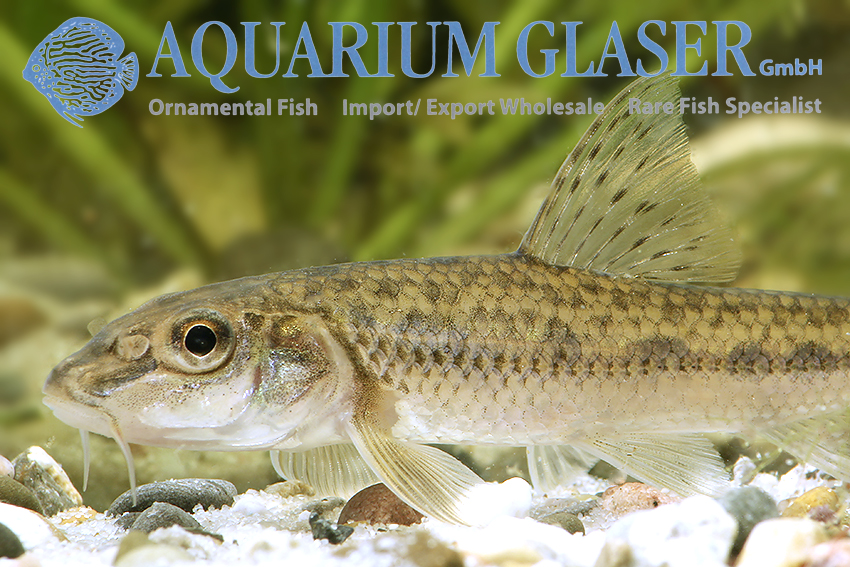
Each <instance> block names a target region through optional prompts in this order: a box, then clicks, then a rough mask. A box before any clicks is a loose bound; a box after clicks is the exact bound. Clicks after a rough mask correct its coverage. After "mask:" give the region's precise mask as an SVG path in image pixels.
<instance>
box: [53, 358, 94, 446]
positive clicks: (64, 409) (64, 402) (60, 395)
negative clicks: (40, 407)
mask: <svg viewBox="0 0 850 567" xmlns="http://www.w3.org/2000/svg"><path fill="white" fill-rule="evenodd" d="M57 368H58V367H57ZM42 393H43V394H44V398H42V402H43V403H44V405H46V406H47V407H49V408H50V409H51V410H53V415H55V416H56V418H57V419H59V420H60V421H62V422H64V423H66V424H68V425H70V426H71V427H76V428H78V429H84V430H86V431H91V432H93V433H98V434H101V435H107V436H109V431H110V417H109V416H108V415H107V414H106V413H105V412H104V411H103V410H102V409H100V408H98V407H96V406H95V405H94V404H93V403H90V402H88V401H85V400H81V399H79V396H76V395H75V394H74V392H73V391H72V389H71V388H68V384H67V382H66V376H65V374H64V373H62V372H57V369H56V368H55V369H53V370H52V371H51V372H50V374H49V375H48V377H47V381H46V382H45V383H44V387H43V388H42Z"/></svg>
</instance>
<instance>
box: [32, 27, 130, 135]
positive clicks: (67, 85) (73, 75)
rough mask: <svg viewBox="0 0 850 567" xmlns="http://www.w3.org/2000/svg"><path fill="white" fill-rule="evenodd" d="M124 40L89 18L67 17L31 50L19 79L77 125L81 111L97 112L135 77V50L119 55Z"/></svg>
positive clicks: (92, 113)
mask: <svg viewBox="0 0 850 567" xmlns="http://www.w3.org/2000/svg"><path fill="white" fill-rule="evenodd" d="M123 52H124V40H123V39H121V36H120V35H118V33H116V32H115V30H113V29H112V28H110V27H109V26H107V25H106V24H104V23H102V22H98V21H97V20H92V19H91V18H71V19H70V20H67V21H66V22H65V23H63V24H62V25H61V26H59V27H58V28H56V29H55V30H53V31H52V32H51V33H50V34H49V35H48V36H47V37H46V38H44V39H43V40H42V42H41V43H40V44H38V47H36V48H35V50H34V51H33V52H32V55H30V58H29V60H28V61H27V66H26V67H24V79H26V80H27V81H29V82H30V83H32V85H33V86H34V87H35V88H36V89H37V90H38V92H40V93H41V94H43V95H44V96H46V97H47V100H48V101H50V104H51V105H52V106H53V109H54V110H56V112H58V113H59V115H60V116H62V118H64V119H65V120H67V121H68V122H70V123H71V124H73V125H74V126H78V127H80V128H82V125H81V124H80V123H81V122H82V121H83V118H82V117H83V116H93V115H95V114H100V113H101V112H103V111H104V110H106V109H107V108H109V107H110V106H112V105H113V104H115V103H116V102H118V100H119V99H120V98H121V97H122V96H123V95H124V89H127V90H128V91H132V90H133V89H134V88H136V83H137V82H138V80H139V60H138V59H137V58H136V54H135V53H130V54H128V55H126V56H124V57H123V58H121V59H119V57H121V54H122V53H123Z"/></svg>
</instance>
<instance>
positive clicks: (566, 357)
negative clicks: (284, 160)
mask: <svg viewBox="0 0 850 567" xmlns="http://www.w3.org/2000/svg"><path fill="white" fill-rule="evenodd" d="M678 96H679V91H678V87H677V84H676V82H675V79H673V78H671V77H670V76H660V77H656V78H642V79H639V80H637V81H635V82H634V83H632V84H631V85H630V86H628V87H627V88H626V89H625V90H623V91H622V92H621V93H620V94H618V95H617V96H616V98H615V99H614V100H613V101H612V102H611V103H610V104H609V105H608V107H607V108H606V109H605V111H604V113H603V114H601V115H600V116H599V117H598V118H597V119H596V120H595V121H594V122H593V124H592V125H591V126H590V129H589V130H588V131H587V132H586V133H585V134H584V136H583V137H582V139H581V140H580V141H579V143H578V145H577V146H576V147H575V149H574V150H573V151H572V153H571V154H570V155H569V157H568V158H567V159H566V161H565V162H564V164H563V165H562V166H561V169H560V170H559V171H558V174H557V177H556V178H555V180H554V182H553V183H552V188H551V192H550V194H549V196H548V197H547V198H546V200H545V202H544V203H543V206H542V207H541V209H540V211H539V212H538V214H537V217H536V218H535V219H534V222H533V223H532V225H531V228H530V229H529V230H528V232H527V233H526V235H525V238H524V239H523V241H522V244H521V245H520V247H519V250H517V251H516V252H514V253H511V254H504V255H498V256H471V257H449V258H426V259H419V260H411V259H404V260H392V261H383V262H363V263H351V264H340V265H335V266H326V267H320V268H306V269H301V270H295V271H289V272H283V273H276V274H269V275H264V276H258V277H249V278H243V279H239V280H235V281H230V282H224V283H219V284H214V285H209V286H206V287H202V288H200V289H196V290H193V291H188V292H184V293H176V294H172V295H167V296H164V297H160V298H158V299H154V300H152V301H150V302H148V303H146V304H145V305H143V306H142V307H140V308H139V309H138V310H136V311H134V312H132V313H130V314H129V315H126V316H124V317H121V318H120V319H117V320H116V321H113V322H112V323H110V324H109V325H107V326H106V327H104V328H103V329H102V330H101V331H100V332H99V333H98V334H97V335H96V336H95V337H94V338H93V339H92V340H91V342H90V343H89V344H88V345H86V346H85V347H84V348H83V349H82V350H80V351H79V352H77V353H75V354H73V355H72V356H70V357H69V358H68V359H67V360H65V361H64V362H62V363H61V364H60V365H59V366H57V367H56V369H55V370H54V371H53V372H52V374H51V375H50V377H49V378H48V379H47V383H46V384H45V386H44V393H45V394H46V397H45V403H46V404H47V405H48V406H50V407H51V408H52V409H53V411H54V412H55V413H56V415H57V416H58V417H59V419H61V420H63V421H64V422H66V423H68V424H70V425H72V426H74V427H78V428H80V429H81V430H82V431H83V432H84V435H83V436H84V439H86V435H87V433H86V432H89V431H93V432H95V433H99V434H101V435H106V436H111V437H113V438H114V439H115V440H116V441H117V442H118V444H119V445H120V446H121V447H122V450H123V452H124V454H125V456H126V457H127V459H128V462H129V460H130V451H129V449H128V445H127V444H128V443H141V444H145V445H158V446H165V447H182V448H188V449H212V450H228V451H235V450H251V449H271V450H272V451H273V453H272V455H273V462H274V463H275V467H276V469H277V470H278V472H279V473H280V474H281V475H282V476H283V477H285V478H298V479H302V480H305V481H306V482H308V483H310V484H312V485H313V486H315V487H316V488H317V489H318V490H319V491H320V492H324V493H337V494H340V495H347V494H351V493H353V492H354V491H356V490H358V489H360V488H362V487H364V486H367V485H369V484H371V483H373V482H376V481H378V480H380V481H383V482H384V483H385V484H386V485H387V486H388V487H389V488H390V489H391V490H392V491H393V492H395V493H396V494H397V495H398V496H399V497H400V498H401V499H402V500H404V501H405V502H407V503H409V504H410V505H411V506H413V507H414V508H416V509H417V510H419V511H421V512H423V513H425V514H426V515H429V516H432V517H434V518H437V519H441V520H445V521H449V522H457V523H465V522H468V521H469V516H468V515H467V508H466V507H465V506H466V504H467V503H468V498H469V494H470V493H471V492H472V491H473V490H475V488H476V486H477V485H479V484H480V483H482V482H483V481H482V480H481V479H479V478H478V477H477V476H476V475H475V474H473V473H472V472H471V471H470V470H469V469H467V468H466V467H465V466H464V465H462V464H461V463H460V462H459V461H458V460H456V459H455V458H454V457H452V456H450V455H448V454H447V453H445V452H443V451H441V450H438V449H436V448H434V447H430V446H428V445H425V444H426V443H450V444H451V443H461V444H493V445H510V446H524V447H527V448H528V449H527V451H528V458H529V468H530V472H531V480H532V482H533V484H534V485H536V487H538V488H543V489H546V488H547V487H551V486H552V485H554V484H558V483H559V482H564V481H565V480H567V476H568V475H569V474H570V473H571V472H572V471H575V470H576V468H577V467H578V466H580V465H581V464H582V463H589V462H591V461H592V459H604V460H606V461H608V462H609V463H611V464H613V465H615V466H617V467H619V468H621V469H622V470H623V471H626V472H628V473H629V474H631V475H633V476H634V477H636V478H638V479H641V480H644V481H646V482H648V483H652V484H655V485H658V486H661V487H666V488H669V489H671V490H673V491H676V492H678V493H681V494H688V493H693V492H701V493H709V494H710V493H717V492H720V491H722V490H723V489H724V488H725V487H726V486H727V485H728V481H727V479H726V474H725V471H724V467H723V462H722V461H721V460H720V458H719V456H718V455H717V453H716V452H715V450H714V448H713V446H712V444H711V443H710V442H709V441H708V440H706V439H705V438H704V437H703V433H707V432H728V433H732V434H739V435H742V436H746V437H749V436H756V435H757V436H761V437H763V438H766V439H768V440H770V441H772V442H774V443H776V444H777V445H779V446H781V447H783V448H784V449H786V450H787V451H789V452H791V453H792V454H794V455H796V456H797V457H799V458H800V459H801V460H804V461H808V462H809V463H812V464H813V465H816V466H818V467H819V468H821V469H822V470H823V471H826V472H828V473H829V474H832V475H835V476H837V477H839V478H842V479H850V457H848V447H849V446H848V440H850V424H848V421H850V420H848V417H850V411H849V410H848V409H847V408H848V404H850V382H848V378H850V376H848V374H850V357H848V351H850V301H848V300H847V299H838V298H827V297H819V296H815V295H807V294H792V293H777V292H765V291H754V290H742V289H733V288H717V287H702V286H698V285H694V283H695V282H703V283H705V282H707V283H712V282H725V281H728V280H731V279H732V278H733V277H734V276H735V274H736V271H737V267H738V264H739V258H740V256H739V253H738V251H737V249H736V246H735V244H734V242H733V240H732V238H731V236H730V233H729V232H728V231H727V230H725V229H723V228H720V227H718V226H716V224H715V221H716V217H715V213H714V211H713V209H712V207H711V205H710V203H709V201H708V199H707V198H706V195H705V194H704V193H703V190H702V188H701V186H700V182H699V178H698V176H697V172H696V169H695V168H694V166H693V165H692V163H691V161H690V156H689V150H688V141H687V137H686V134H685V130H684V125H683V123H682V120H681V117H680V116H679V115H678V114H671V115H667V114H664V113H659V114H629V112H628V99H629V98H630V97H632V98H639V99H640V100H641V101H658V102H671V101H672V102H674V103H675V101H676V100H677V99H678ZM130 468H131V471H132V465H131V466H130Z"/></svg>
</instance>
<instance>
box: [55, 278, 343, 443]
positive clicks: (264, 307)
mask: <svg viewBox="0 0 850 567" xmlns="http://www.w3.org/2000/svg"><path fill="white" fill-rule="evenodd" d="M267 291H268V288H267V286H266V285H264V282H263V281H261V280H260V281H258V280H255V279H252V278H246V279H244V280H236V281H233V282H225V283H223V284H216V285H212V286H206V287H203V288H199V289H197V290H193V291H189V292H183V293H178V294H172V295H167V296H163V297H161V298H158V299H155V300H153V301H150V302H148V303H146V304H145V305H143V306H141V307H140V308H139V309H137V310H136V311H134V312H132V313H130V314H128V315H125V316H123V317H121V318H119V319H116V320H115V321H113V322H111V323H109V324H108V325H106V326H105V327H104V328H103V329H101V330H100V331H99V332H98V333H97V334H96V335H95V336H94V337H93V338H92V339H91V341H90V342H89V343H88V344H87V345H86V346H84V347H83V348H82V349H81V350H79V351H78V352H76V353H74V354H72V355H71V356H69V357H68V358H67V359H65V360H64V361H63V362H61V363H60V364H59V365H58V366H56V368H54V370H53V371H52V372H51V374H50V375H49V377H48V379H47V381H46V383H45V385H44V389H43V391H44V394H45V398H44V402H45V404H46V405H47V406H49V407H50V408H51V409H53V411H54V413H55V415H56V416H57V417H58V418H59V419H60V420H62V421H64V422H65V423H67V424H69V425H71V426H74V427H77V428H79V429H81V430H84V431H92V432H95V433H99V434H102V435H106V436H109V437H114V438H115V439H116V440H117V441H119V443H139V444H144V445H156V446H164V447H180V448H186V449H213V450H237V449H261V448H271V447H278V446H293V445H294V446H298V445H303V444H304V443H307V442H309V439H307V438H306V437H305V436H304V432H305V431H310V432H312V434H319V435H321V436H322V437H323V438H327V437H329V436H330V438H333V437H334V435H335V433H334V432H335V431H342V425H341V423H340V419H341V416H342V415H343V414H344V413H345V410H344V408H343V407H341V405H344V403H345V400H346V399H348V398H347V397H346V396H344V395H343V394H345V392H344V389H343V387H342V384H343V383H349V382H350V380H347V381H342V380H339V379H338V378H339V375H340V373H342V372H350V369H348V368H346V367H345V365H344V364H340V363H339V361H338V360H337V358H338V357H339V355H340V353H339V352H338V351H339V347H338V345H337V343H336V342H335V341H334V339H333V338H332V336H331V335H330V333H329V332H328V331H327V329H326V327H325V325H324V324H323V323H322V322H321V321H320V320H318V319H317V318H315V316H313V315H310V314H304V313H299V312H296V311H293V310H289V311H287V310H286V309H283V308H278V307H274V306H273V307H270V305H274V301H272V300H271V299H270V298H269V296H268V294H267V293H266V292H267ZM272 299H273V298H272ZM335 401H336V402H338V403H335ZM323 417H324V418H328V420H326V421H324V422H322V425H320V426H319V427H318V429H320V430H322V432H321V433H318V432H317V431H316V428H315V427H311V423H312V422H313V421H314V420H320V421H321V420H322V419H323ZM287 444H288V445H287Z"/></svg>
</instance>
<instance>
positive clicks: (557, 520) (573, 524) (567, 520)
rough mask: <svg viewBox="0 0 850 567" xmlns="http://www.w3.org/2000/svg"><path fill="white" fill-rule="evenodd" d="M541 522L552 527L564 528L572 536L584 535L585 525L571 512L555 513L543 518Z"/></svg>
mask: <svg viewBox="0 0 850 567" xmlns="http://www.w3.org/2000/svg"><path fill="white" fill-rule="evenodd" d="M539 521H540V522H543V523H544V524H549V525H551V526H559V527H561V528H564V529H565V530H567V531H568V532H570V533H571V534H575V533H579V532H580V533H582V534H583V533H584V524H582V523H581V520H579V519H578V516H576V515H575V514H570V513H569V512H555V513H554V514H549V515H548V516H543V517H542V518H540V520H539Z"/></svg>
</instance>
